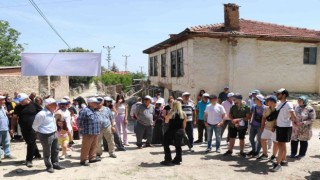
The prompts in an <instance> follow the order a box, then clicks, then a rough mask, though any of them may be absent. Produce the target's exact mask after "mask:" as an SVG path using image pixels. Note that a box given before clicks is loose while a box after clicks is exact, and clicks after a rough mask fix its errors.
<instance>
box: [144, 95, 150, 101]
mask: <svg viewBox="0 0 320 180" xmlns="http://www.w3.org/2000/svg"><path fill="white" fill-rule="evenodd" d="M143 99H148V100H150V101H152V97H151V96H149V95H146V96H145V97H144V98H143Z"/></svg>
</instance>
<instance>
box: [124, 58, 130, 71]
mask: <svg viewBox="0 0 320 180" xmlns="http://www.w3.org/2000/svg"><path fill="white" fill-rule="evenodd" d="M122 57H124V58H126V61H125V62H124V67H125V71H127V70H128V69H127V65H128V57H130V55H122Z"/></svg>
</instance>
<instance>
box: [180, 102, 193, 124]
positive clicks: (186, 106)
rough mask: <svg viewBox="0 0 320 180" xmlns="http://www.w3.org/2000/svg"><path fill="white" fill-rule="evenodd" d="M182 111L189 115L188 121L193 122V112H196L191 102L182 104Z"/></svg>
mask: <svg viewBox="0 0 320 180" xmlns="http://www.w3.org/2000/svg"><path fill="white" fill-rule="evenodd" d="M182 110H183V111H184V112H185V113H186V115H187V121H192V120H193V112H194V111H195V107H194V104H193V103H192V102H191V101H189V102H187V103H184V102H182Z"/></svg>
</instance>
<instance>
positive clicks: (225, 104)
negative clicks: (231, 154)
mask: <svg viewBox="0 0 320 180" xmlns="http://www.w3.org/2000/svg"><path fill="white" fill-rule="evenodd" d="M233 96H234V93H228V96H227V97H228V99H227V100H225V101H223V102H222V103H221V105H222V106H223V108H224V110H225V111H226V115H225V118H224V122H225V123H224V124H223V125H222V127H221V138H222V137H223V133H224V131H225V129H226V128H227V126H228V127H229V124H230V117H229V114H230V109H231V107H232V106H233V105H234V102H233ZM229 140H230V134H229V131H228V135H227V143H229Z"/></svg>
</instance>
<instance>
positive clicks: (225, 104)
mask: <svg viewBox="0 0 320 180" xmlns="http://www.w3.org/2000/svg"><path fill="white" fill-rule="evenodd" d="M221 105H222V106H223V107H224V110H225V111H226V116H225V119H226V120H230V117H229V114H230V109H231V107H232V106H233V105H234V103H233V102H232V103H230V102H229V101H228V100H226V101H223V102H222V104H221Z"/></svg>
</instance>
